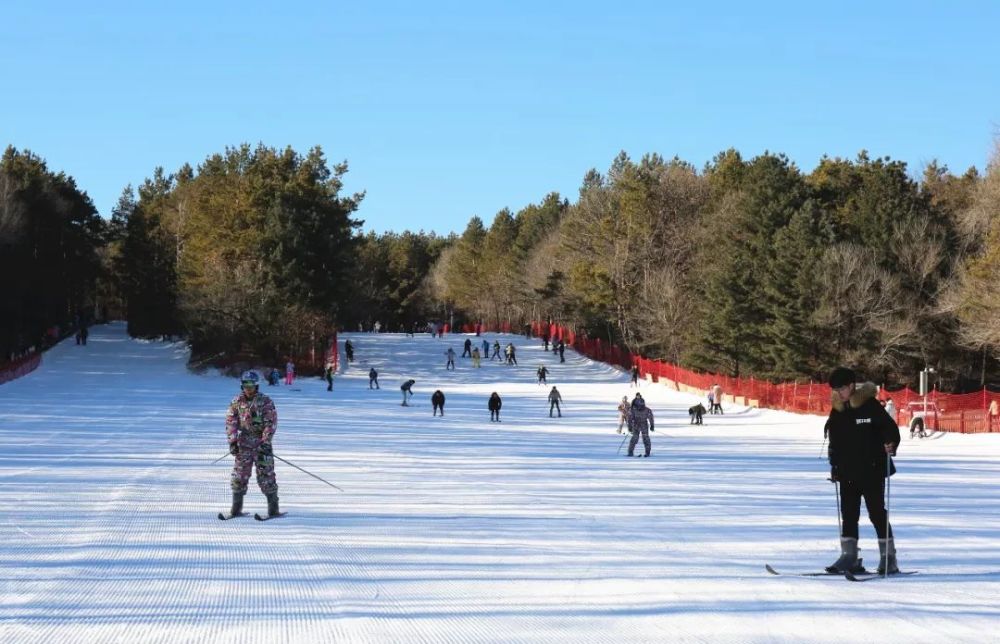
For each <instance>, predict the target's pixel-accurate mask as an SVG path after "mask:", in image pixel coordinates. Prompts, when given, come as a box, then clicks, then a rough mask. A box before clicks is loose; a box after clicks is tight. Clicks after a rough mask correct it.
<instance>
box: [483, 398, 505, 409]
mask: <svg viewBox="0 0 1000 644" xmlns="http://www.w3.org/2000/svg"><path fill="white" fill-rule="evenodd" d="M486 406H487V407H489V409H490V411H500V407H502V406H503V402H502V401H501V400H500V396H490V402H489V403H488V404H487V405H486Z"/></svg>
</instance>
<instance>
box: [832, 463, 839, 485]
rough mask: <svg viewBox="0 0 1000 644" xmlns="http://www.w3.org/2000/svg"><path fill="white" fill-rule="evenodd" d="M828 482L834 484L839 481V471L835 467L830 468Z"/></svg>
mask: <svg viewBox="0 0 1000 644" xmlns="http://www.w3.org/2000/svg"><path fill="white" fill-rule="evenodd" d="M830 480H831V481H833V482H834V483H836V482H837V481H839V480H840V471H839V469H838V468H837V466H836V465H831V466H830Z"/></svg>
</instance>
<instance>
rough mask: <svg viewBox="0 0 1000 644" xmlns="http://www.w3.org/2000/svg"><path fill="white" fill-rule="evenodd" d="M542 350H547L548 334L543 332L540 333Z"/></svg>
mask: <svg viewBox="0 0 1000 644" xmlns="http://www.w3.org/2000/svg"><path fill="white" fill-rule="evenodd" d="M542 350H543V351H545V352H548V350H549V334H548V333H543V334H542Z"/></svg>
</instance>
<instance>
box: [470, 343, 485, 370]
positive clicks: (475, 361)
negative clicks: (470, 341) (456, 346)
mask: <svg viewBox="0 0 1000 644" xmlns="http://www.w3.org/2000/svg"><path fill="white" fill-rule="evenodd" d="M482 360H483V356H482V355H481V354H480V353H479V347H476V348H475V349H473V350H472V366H473V367H475V368H477V369H478V368H479V367H480V366H482Z"/></svg>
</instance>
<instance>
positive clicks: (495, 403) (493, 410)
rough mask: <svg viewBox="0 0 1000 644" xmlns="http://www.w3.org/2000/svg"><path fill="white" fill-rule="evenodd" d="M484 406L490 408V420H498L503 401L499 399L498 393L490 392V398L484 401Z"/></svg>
mask: <svg viewBox="0 0 1000 644" xmlns="http://www.w3.org/2000/svg"><path fill="white" fill-rule="evenodd" d="M486 406H487V407H488V408H489V410H490V422H493V421H496V422H498V423H499V422H500V408H501V407H503V401H502V400H500V394H498V393H497V392H495V391H494V392H493V393H492V394H490V400H489V402H487V403H486Z"/></svg>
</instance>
